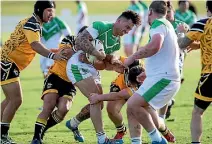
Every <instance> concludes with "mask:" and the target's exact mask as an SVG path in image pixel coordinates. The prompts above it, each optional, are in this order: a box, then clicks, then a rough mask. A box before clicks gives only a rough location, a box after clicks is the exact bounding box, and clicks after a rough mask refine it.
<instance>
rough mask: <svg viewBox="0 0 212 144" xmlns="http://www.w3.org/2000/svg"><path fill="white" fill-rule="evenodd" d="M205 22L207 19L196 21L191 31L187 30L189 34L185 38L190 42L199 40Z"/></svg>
mask: <svg viewBox="0 0 212 144" xmlns="http://www.w3.org/2000/svg"><path fill="white" fill-rule="evenodd" d="M207 20H208V19H201V20H199V21H197V22H196V23H194V24H193V25H192V27H191V29H190V30H189V32H188V33H187V34H186V36H187V37H188V38H189V39H190V40H200V39H201V37H202V35H203V32H204V27H205V24H206V22H207Z"/></svg>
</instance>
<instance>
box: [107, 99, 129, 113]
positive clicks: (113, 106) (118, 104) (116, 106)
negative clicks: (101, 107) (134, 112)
mask: <svg viewBox="0 0 212 144" xmlns="http://www.w3.org/2000/svg"><path fill="white" fill-rule="evenodd" d="M125 103H126V100H116V101H108V102H107V111H109V112H114V111H115V112H120V111H121V109H122V107H123V106H124V104H125Z"/></svg>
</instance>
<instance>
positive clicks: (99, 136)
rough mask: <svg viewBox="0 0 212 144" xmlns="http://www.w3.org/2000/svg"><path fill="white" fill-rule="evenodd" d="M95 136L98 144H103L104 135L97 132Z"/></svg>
mask: <svg viewBox="0 0 212 144" xmlns="http://www.w3.org/2000/svg"><path fill="white" fill-rule="evenodd" d="M96 136H97V138H98V143H99V144H103V143H104V142H105V139H106V134H105V133H104V132H98V133H96Z"/></svg>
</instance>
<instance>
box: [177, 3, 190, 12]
mask: <svg viewBox="0 0 212 144" xmlns="http://www.w3.org/2000/svg"><path fill="white" fill-rule="evenodd" d="M179 8H180V11H182V12H185V11H187V10H188V8H189V3H188V2H181V3H180V5H179Z"/></svg>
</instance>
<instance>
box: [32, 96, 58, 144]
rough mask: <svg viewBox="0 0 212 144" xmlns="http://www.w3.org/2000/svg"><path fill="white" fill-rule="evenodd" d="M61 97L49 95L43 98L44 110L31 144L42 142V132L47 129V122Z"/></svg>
mask: <svg viewBox="0 0 212 144" xmlns="http://www.w3.org/2000/svg"><path fill="white" fill-rule="evenodd" d="M58 97H59V95H58V94H57V93H47V94H45V95H44V96H43V109H42V111H41V113H40V114H39V115H38V117H37V119H36V122H35V129H34V136H33V140H32V142H31V144H36V143H37V141H39V142H41V140H42V138H41V135H42V132H43V130H44V129H45V127H46V124H47V120H48V118H49V116H50V115H51V113H52V111H53V110H54V108H55V105H56V103H57V99H58Z"/></svg>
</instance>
